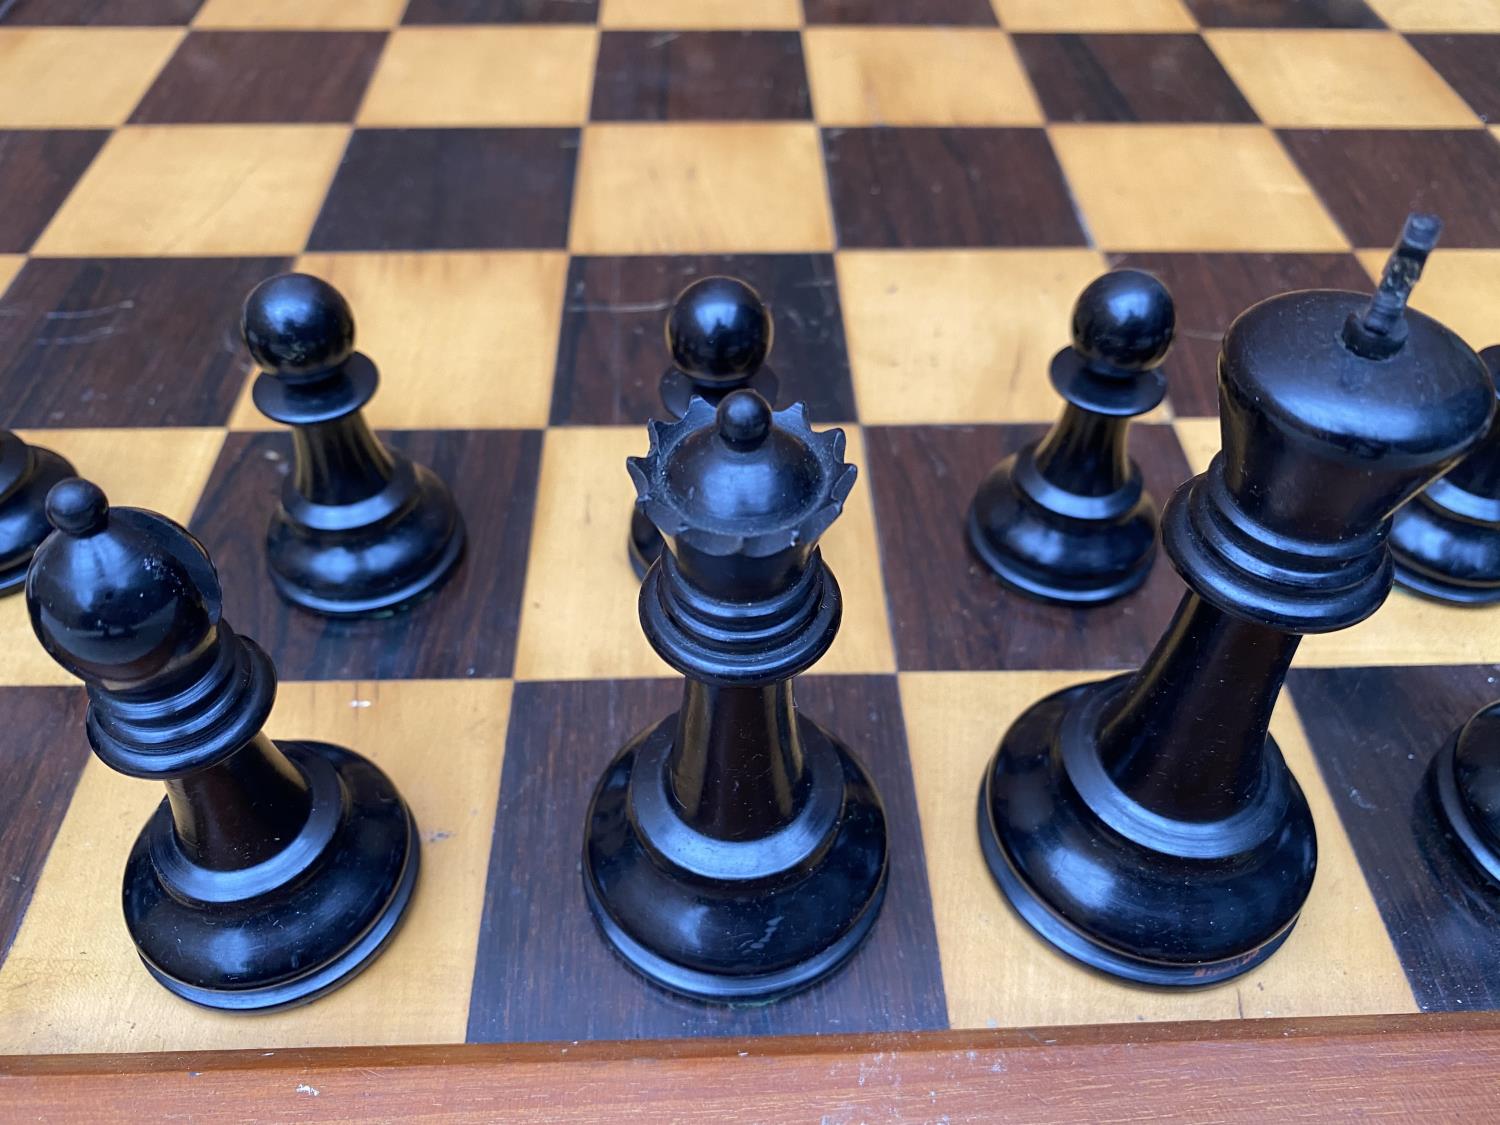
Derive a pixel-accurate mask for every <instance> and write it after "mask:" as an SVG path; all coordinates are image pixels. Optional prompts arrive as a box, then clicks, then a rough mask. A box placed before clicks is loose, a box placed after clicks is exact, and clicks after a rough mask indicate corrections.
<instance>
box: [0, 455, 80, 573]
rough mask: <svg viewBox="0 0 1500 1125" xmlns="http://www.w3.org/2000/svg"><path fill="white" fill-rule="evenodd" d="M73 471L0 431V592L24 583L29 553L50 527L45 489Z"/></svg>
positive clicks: (60, 458)
mask: <svg viewBox="0 0 1500 1125" xmlns="http://www.w3.org/2000/svg"><path fill="white" fill-rule="evenodd" d="M72 475H73V466H72V465H70V464H68V462H67V461H66V460H64V459H63V458H62V457H59V456H58V455H57V454H56V453H53V452H52V450H50V449H43V448H42V447H41V446H39V445H28V444H27V443H26V442H24V441H22V440H21V439H20V438H19V437H17V436H16V435H15V434H13V433H11V432H10V431H9V430H0V596H4V595H5V594H14V593H16V592H17V591H18V590H20V589H21V587H22V586H24V585H25V584H26V568H27V567H29V566H30V565H31V556H32V553H33V552H35V551H36V549H37V547H38V546H39V545H40V544H41V542H42V540H43V539H45V538H47V535H48V533H49V532H51V530H52V528H51V526H50V525H49V524H48V523H47V490H48V489H50V488H51V487H52V486H53V485H54V484H56V483H57V482H58V481H60V480H63V479H64V478H65V477H70V476H72Z"/></svg>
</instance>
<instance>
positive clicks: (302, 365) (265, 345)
mask: <svg viewBox="0 0 1500 1125" xmlns="http://www.w3.org/2000/svg"><path fill="white" fill-rule="evenodd" d="M240 329H241V332H242V333H243V335H244V338H245V345H246V346H247V347H248V348H249V349H250V355H251V356H252V357H253V358H254V359H255V362H256V363H257V364H258V365H259V366H260V367H261V368H262V369H263V370H265V371H267V372H269V373H271V374H273V375H279V376H289V377H292V378H296V377H299V376H305V375H315V374H318V373H320V372H323V371H327V370H329V369H330V368H333V367H337V366H338V365H339V364H341V363H343V362H344V361H345V360H346V359H348V358H349V356H350V354H351V353H352V352H353V351H354V313H353V312H352V311H351V310H350V308H349V302H348V301H346V300H345V299H344V295H343V294H342V293H340V292H339V291H338V290H337V289H335V288H334V287H333V286H332V285H329V284H328V282H326V281H324V280H322V279H321V278H317V277H312V276H311V275H309V274H305V273H283V274H278V275H277V276H275V277H268V278H267V279H266V280H265V281H262V282H261V283H260V284H259V285H257V286H256V287H255V288H254V289H252V290H251V291H250V295H249V296H248V297H246V298H245V306H244V309H243V311H242V313H241V316H240Z"/></svg>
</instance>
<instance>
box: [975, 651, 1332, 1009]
mask: <svg viewBox="0 0 1500 1125" xmlns="http://www.w3.org/2000/svg"><path fill="white" fill-rule="evenodd" d="M1126 679H1127V677H1119V678H1116V679H1113V680H1106V681H1103V682H1100V683H1094V684H1086V685H1082V686H1080V687H1075V688H1070V689H1067V690H1065V691H1062V692H1058V693H1057V694H1055V695H1052V696H1048V697H1047V698H1045V699H1043V700H1041V701H1040V702H1039V703H1037V704H1035V705H1034V706H1032V707H1031V708H1030V709H1029V710H1028V711H1026V712H1025V713H1024V714H1022V716H1021V717H1020V718H1019V719H1017V720H1016V722H1015V724H1014V725H1013V726H1012V727H1011V729H1010V730H1009V731H1008V732H1006V735H1005V738H1004V740H1003V741H1002V742H1001V744H1000V748H999V750H998V751H997V752H996V754H995V757H994V759H993V760H992V761H991V762H990V765H989V767H988V769H987V770H986V772H985V777H984V781H983V783H982V785H981V788H980V794H979V838H980V844H981V847H982V850H983V852H984V856H985V860H986V862H987V863H988V864H989V868H990V872H991V874H992V875H993V876H994V878H995V881H996V883H997V884H998V885H999V887H1000V890H1001V892H1002V893H1003V894H1004V895H1005V897H1006V898H1007V899H1008V900H1009V901H1010V904H1011V906H1012V907H1013V908H1014V909H1015V910H1016V912H1017V913H1018V914H1019V915H1020V916H1021V918H1022V919H1023V920H1024V921H1025V922H1026V923H1027V924H1028V925H1030V926H1031V928H1032V929H1034V930H1035V931H1036V932H1037V933H1038V934H1040V935H1041V936H1042V937H1043V938H1044V939H1045V940H1046V941H1048V942H1049V943H1050V944H1051V945H1053V946H1054V947H1055V948H1057V949H1058V950H1060V951H1061V952H1063V953H1065V954H1067V955H1068V956H1070V957H1072V958H1074V959H1075V960H1077V961H1081V962H1082V963H1083V964H1085V965H1088V966H1089V967H1091V968H1094V969H1097V970H1099V971H1101V972H1104V973H1108V974H1110V975H1111V976H1115V977H1120V978H1123V979H1125V980H1128V981H1133V982H1136V983H1139V984H1148V985H1158V986H1168V987H1177V988H1182V987H1195V986H1200V985H1209V984H1215V983H1217V982H1219V981H1223V980H1227V979H1229V978H1230V977H1234V976H1237V975H1239V974H1241V973H1244V972H1246V971H1248V970H1249V969H1252V968H1254V967H1255V966H1256V965H1258V964H1260V963H1261V962H1262V961H1264V960H1265V959H1266V958H1268V957H1269V956H1271V954H1272V953H1274V952H1276V950H1277V949H1278V948H1280V946H1281V944H1282V943H1283V942H1284V941H1285V940H1286V938H1287V936H1288V935H1289V934H1290V933H1291V930H1292V927H1293V926H1294V925H1295V924H1296V921H1297V917H1298V914H1299V912H1300V910H1301V908H1302V903H1303V902H1304V900H1305V899H1306V897H1307V893H1308V891H1309V890H1310V889H1311V886H1312V879H1313V872H1314V870H1315V868H1316V865H1317V847H1316V839H1315V836H1314V834H1313V824H1312V816H1311V813H1310V812H1309V811H1308V808H1307V802H1306V800H1305V799H1304V798H1303V796H1302V793H1301V790H1300V789H1298V787H1297V784H1296V781H1295V780H1294V779H1293V778H1292V776H1291V774H1290V772H1288V771H1287V770H1286V767H1285V764H1284V763H1282V762H1281V760H1280V754H1279V752H1276V750H1275V746H1274V744H1273V743H1271V742H1270V740H1269V739H1268V740H1267V750H1268V751H1270V752H1272V753H1271V756H1272V759H1273V760H1272V768H1271V769H1270V770H1268V782H1267V784H1266V785H1265V786H1263V788H1262V793H1261V796H1260V798H1259V799H1258V800H1257V802H1256V803H1255V804H1254V805H1252V806H1251V807H1249V808H1246V809H1244V810H1241V811H1240V812H1238V813H1236V814H1235V815H1234V816H1233V817H1230V818H1228V819H1227V820H1224V821H1220V822H1202V823H1193V824H1189V823H1186V822H1180V821H1173V820H1169V819H1167V818H1165V817H1160V816H1158V815H1157V814H1154V813H1151V812H1149V811H1148V810H1146V809H1144V808H1142V807H1141V806H1140V805H1137V804H1135V803H1134V802H1132V801H1131V800H1130V798H1128V797H1126V796H1125V795H1124V794H1123V793H1121V792H1120V791H1119V790H1118V789H1116V788H1113V783H1111V782H1108V780H1107V778H1106V777H1104V774H1103V771H1102V769H1096V768H1094V767H1095V766H1097V764H1098V755H1097V751H1096V748H1095V747H1094V745H1093V744H1092V739H1091V737H1090V735H1089V730H1090V726H1091V719H1092V718H1093V717H1094V716H1096V715H1097V713H1098V710H1099V709H1100V707H1101V706H1102V704H1103V703H1104V702H1106V701H1107V700H1108V699H1109V698H1110V697H1111V696H1112V695H1113V693H1114V692H1115V691H1117V690H1119V688H1120V687H1122V686H1123V685H1124V683H1125V682H1126ZM1278 771H1279V773H1278ZM1101 778H1103V779H1104V781H1103V784H1104V785H1105V786H1107V788H1106V789H1101V788H1100V785H1101V781H1100V779H1101ZM1080 789H1082V790H1084V791H1087V792H1090V793H1098V794H1102V799H1101V798H1100V797H1095V798H1094V800H1093V802H1091V801H1090V799H1089V798H1086V797H1084V796H1083V795H1081V792H1080ZM1095 804H1098V805H1101V806H1108V807H1107V810H1106V812H1105V815H1107V816H1108V817H1109V821H1110V822H1113V823H1109V822H1106V820H1105V816H1103V815H1101V811H1100V809H1096V808H1095V807H1094V806H1095ZM1127 822H1130V823H1129V824H1128V828H1127V831H1121V830H1120V828H1121V827H1122V825H1126V824H1127Z"/></svg>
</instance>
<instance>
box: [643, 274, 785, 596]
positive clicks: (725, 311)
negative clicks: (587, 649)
mask: <svg viewBox="0 0 1500 1125" xmlns="http://www.w3.org/2000/svg"><path fill="white" fill-rule="evenodd" d="M664 333H665V335H666V342H667V351H668V352H669V353H670V355H671V356H672V366H671V367H669V368H667V370H666V372H665V373H664V374H663V375H662V377H661V401H662V405H663V406H664V407H666V410H667V415H668V417H671V418H681V417H682V416H683V415H684V414H686V413H687V408H688V402H689V400H691V399H692V398H693V396H694V395H696V396H697V397H699V398H701V399H703V400H704V401H705V402H707V403H708V404H709V405H711V406H717V405H718V404H719V401H720V400H721V399H722V398H723V397H724V396H725V395H727V394H728V393H729V392H730V391H733V390H738V389H739V388H741V387H749V388H751V389H752V390H755V391H759V392H760V394H761V395H762V396H763V397H764V398H765V399H766V401H767V402H770V403H773V404H774V403H775V402H776V392H777V382H776V374H775V372H773V371H772V370H771V369H770V368H769V367H767V366H766V365H765V363H766V357H767V356H768V355H770V353H771V340H772V336H773V325H772V322H771V310H770V309H768V308H767V307H766V303H765V302H764V301H762V300H761V298H760V294H759V293H757V292H756V291H755V290H754V289H752V288H750V286H748V285H746V284H745V283H744V282H743V281H740V280H739V279H738V278H733V277H700V278H699V279H698V280H697V281H695V282H693V283H692V284H691V285H689V286H688V287H687V288H686V289H684V290H683V291H682V292H681V293H679V294H677V299H676V300H675V301H673V302H672V309H671V311H670V312H669V313H668V314H667V319H666V324H665V325H664ZM660 554H661V533H660V532H659V531H657V530H656V527H655V525H654V524H652V522H651V521H650V520H649V519H647V518H646V515H645V513H644V512H642V511H641V510H640V509H639V508H635V509H633V510H632V512H631V517H630V565H631V566H633V567H634V568H635V572H636V574H637V575H638V576H640V577H645V574H646V568H647V567H649V566H650V565H651V564H652V563H653V562H655V561H656V559H657V556H658V555H660Z"/></svg>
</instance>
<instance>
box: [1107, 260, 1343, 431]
mask: <svg viewBox="0 0 1500 1125" xmlns="http://www.w3.org/2000/svg"><path fill="white" fill-rule="evenodd" d="M1110 265H1111V266H1131V267H1134V268H1135V269H1142V270H1149V271H1150V272H1151V273H1154V274H1156V276H1157V277H1159V278H1161V279H1162V281H1164V282H1165V283H1166V286H1167V288H1168V289H1169V290H1171V293H1172V300H1173V302H1174V304H1175V305H1176V307H1177V336H1176V339H1175V340H1174V341H1173V343H1172V350H1171V352H1170V353H1169V354H1168V357H1167V363H1166V372H1167V385H1168V388H1169V397H1170V400H1171V403H1172V409H1173V410H1175V411H1176V412H1177V413H1178V414H1179V415H1184V416H1192V415H1206V416H1209V417H1212V416H1214V415H1217V414H1218V412H1219V379H1218V363H1219V344H1220V342H1221V341H1222V340H1223V337H1224V333H1225V331H1227V330H1228V328H1229V325H1230V322H1231V321H1233V320H1234V318H1235V317H1237V316H1239V315H1240V313H1242V312H1244V311H1245V310H1246V309H1247V308H1249V307H1250V306H1251V305H1253V304H1255V303H1256V302H1257V301H1262V300H1264V299H1265V298H1267V297H1271V296H1274V295H1275V294H1277V293H1284V292H1286V291H1287V290H1289V289H1353V290H1356V291H1365V290H1368V289H1369V288H1370V278H1369V275H1368V274H1366V273H1365V271H1364V269H1363V268H1362V267H1361V266H1360V264H1359V261H1358V260H1357V259H1356V258H1355V257H1354V255H1352V254H1116V255H1112V256H1111V258H1110Z"/></svg>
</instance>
